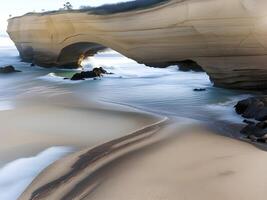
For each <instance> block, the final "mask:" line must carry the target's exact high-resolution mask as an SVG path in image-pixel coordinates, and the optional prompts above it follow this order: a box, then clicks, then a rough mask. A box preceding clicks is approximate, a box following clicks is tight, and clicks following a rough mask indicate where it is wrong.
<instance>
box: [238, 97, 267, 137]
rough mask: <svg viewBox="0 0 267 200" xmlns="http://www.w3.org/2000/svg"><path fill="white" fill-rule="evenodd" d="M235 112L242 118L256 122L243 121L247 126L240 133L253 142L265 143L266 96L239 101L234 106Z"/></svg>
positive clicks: (266, 129)
mask: <svg viewBox="0 0 267 200" xmlns="http://www.w3.org/2000/svg"><path fill="white" fill-rule="evenodd" d="M235 110H236V112H237V113H238V114H239V115H242V117H244V118H247V119H253V120H256V121H249V120H244V122H245V123H246V124H247V126H245V127H244V128H243V129H242V130H241V133H242V134H244V135H246V136H247V137H248V138H249V139H251V140H253V141H258V142H266V141H267V96H259V97H251V98H248V99H245V100H242V101H239V102H238V103H237V104H236V106H235Z"/></svg>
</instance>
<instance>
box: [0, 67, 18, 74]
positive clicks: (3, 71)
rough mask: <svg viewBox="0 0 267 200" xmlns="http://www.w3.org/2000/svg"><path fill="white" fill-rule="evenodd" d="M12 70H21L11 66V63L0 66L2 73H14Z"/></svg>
mask: <svg viewBox="0 0 267 200" xmlns="http://www.w3.org/2000/svg"><path fill="white" fill-rule="evenodd" d="M14 72H21V71H19V70H16V69H15V67H13V66H12V65H8V66H5V67H0V73H2V74H8V73H14Z"/></svg>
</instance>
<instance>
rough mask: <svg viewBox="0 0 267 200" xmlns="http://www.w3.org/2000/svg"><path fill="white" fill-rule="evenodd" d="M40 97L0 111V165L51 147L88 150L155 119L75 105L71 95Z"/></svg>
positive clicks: (117, 109) (104, 106)
mask: <svg viewBox="0 0 267 200" xmlns="http://www.w3.org/2000/svg"><path fill="white" fill-rule="evenodd" d="M41 98H42V97H35V98H26V99H19V100H17V104H16V108H15V109H11V110H7V111H1V112H0V121H1V127H0V133H1V145H0V152H1V153H0V166H3V165H5V164H6V163H8V162H10V161H13V160H16V159H17V158H21V157H30V156H33V155H36V154H37V153H39V152H41V151H43V150H44V149H46V148H49V147H52V146H70V147H74V148H75V150H76V151H77V150H79V149H82V148H85V147H87V148H88V147H92V146H95V145H97V144H102V143H103V142H106V141H109V140H112V139H114V138H116V137H121V136H124V135H125V134H127V133H129V132H132V131H134V130H136V129H138V128H139V127H142V126H144V125H146V124H149V123H152V122H154V121H156V120H157V119H156V118H155V117H153V116H152V115H149V114H146V113H139V112H137V111H135V110H134V109H125V108H124V107H123V106H114V105H112V104H102V103H95V102H94V103H93V102H91V103H86V104H85V103H84V104H83V103H81V102H80V103H78V102H79V101H78V99H77V98H73V97H71V96H64V97H56V98H50V99H49V100H44V99H43V100H42V99H41ZM75 102H76V103H75Z"/></svg>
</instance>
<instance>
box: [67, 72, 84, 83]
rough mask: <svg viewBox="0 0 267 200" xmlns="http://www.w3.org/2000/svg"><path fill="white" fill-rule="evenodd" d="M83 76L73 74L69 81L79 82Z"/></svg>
mask: <svg viewBox="0 0 267 200" xmlns="http://www.w3.org/2000/svg"><path fill="white" fill-rule="evenodd" d="M84 79H85V78H84V76H83V75H82V74H81V73H76V74H74V75H73V76H72V77H71V79H70V80H72V81H80V80H84Z"/></svg>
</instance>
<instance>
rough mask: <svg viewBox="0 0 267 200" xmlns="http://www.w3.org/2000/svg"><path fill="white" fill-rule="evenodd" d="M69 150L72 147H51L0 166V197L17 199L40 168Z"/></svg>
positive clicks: (8, 199) (10, 199) (6, 199)
mask: <svg viewBox="0 0 267 200" xmlns="http://www.w3.org/2000/svg"><path fill="white" fill-rule="evenodd" d="M71 152H73V149H72V148H69V147H51V148H49V149H46V150H45V151H43V152H41V153H39V154H38V155H36V156H34V157H29V158H20V159H18V160H15V161H12V162H10V163H8V164H6V165H5V166H3V167H2V168H0V199H1V200H15V199H17V198H18V197H19V195H20V194H21V193H22V192H23V191H24V190H25V189H26V187H27V186H28V185H29V184H30V183H31V182H32V181H33V179H34V178H35V177H36V176H37V175H38V174H39V173H40V172H42V170H44V169H45V168H46V167H48V166H49V165H50V164H51V163H53V162H55V161H56V160H58V159H59V158H62V157H63V156H65V155H67V154H69V153H71ZM18 169H19V170H18Z"/></svg>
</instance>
